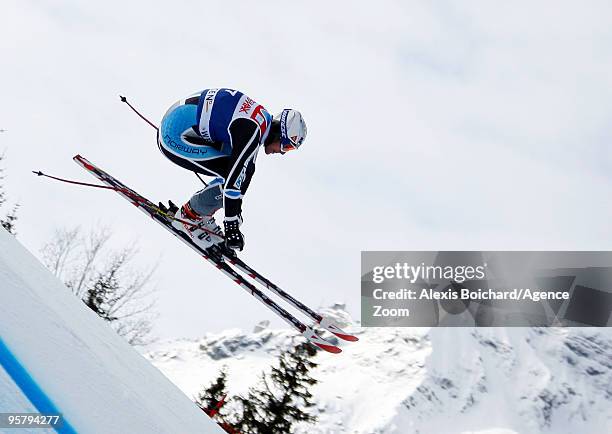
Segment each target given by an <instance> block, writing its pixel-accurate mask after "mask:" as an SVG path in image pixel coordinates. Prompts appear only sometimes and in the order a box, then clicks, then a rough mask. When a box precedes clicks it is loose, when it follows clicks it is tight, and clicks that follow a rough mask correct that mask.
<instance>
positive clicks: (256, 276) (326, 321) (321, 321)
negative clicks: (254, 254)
mask: <svg viewBox="0 0 612 434" xmlns="http://www.w3.org/2000/svg"><path fill="white" fill-rule="evenodd" d="M223 257H224V258H225V259H226V260H227V261H228V262H229V263H230V264H232V265H234V266H235V267H236V268H238V269H239V270H240V271H242V272H243V273H245V274H246V275H248V276H249V277H250V278H251V279H253V280H255V281H256V282H259V283H260V284H262V285H264V286H265V287H266V288H268V289H269V290H270V291H272V292H274V293H275V294H277V295H278V296H279V297H281V298H283V299H284V300H287V302H289V303H290V304H291V305H292V306H294V307H295V308H296V309H298V310H300V311H301V312H303V313H304V314H305V315H307V316H309V317H310V318H311V319H313V320H314V321H315V322H316V324H318V325H319V326H321V327H322V328H324V329H326V330H327V331H329V332H330V333H332V334H334V335H335V336H337V337H339V338H340V339H342V340H345V341H350V342H356V341H358V340H359V338H358V337H357V336H354V335H351V334H349V333H347V332H345V331H343V330H342V329H341V328H340V327H338V325H336V324H335V323H334V321H333V320H332V319H331V318H329V317H324V316H323V315H321V314H319V313H317V312H315V311H314V310H312V309H311V308H309V307H308V306H306V305H305V304H304V303H302V302H300V301H299V300H297V299H295V298H294V297H293V296H291V295H290V294H288V293H287V292H285V291H283V290H282V289H281V288H280V287H279V286H278V285H276V284H274V283H272V282H271V281H270V280H268V279H267V278H265V277H264V276H263V275H261V274H260V273H258V272H257V271H255V270H254V269H253V268H251V267H250V266H249V265H247V264H246V263H245V262H244V261H243V260H242V259H240V258H238V257H235V256H229V255H223Z"/></svg>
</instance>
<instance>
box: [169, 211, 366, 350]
mask: <svg viewBox="0 0 612 434" xmlns="http://www.w3.org/2000/svg"><path fill="white" fill-rule="evenodd" d="M159 206H160V208H161V209H162V210H163V211H164V212H167V213H171V214H172V215H174V213H175V212H176V211H178V207H177V206H176V205H175V204H174V203H173V202H172V201H168V207H166V206H165V205H163V204H161V203H160V204H159ZM213 235H215V234H213ZM219 254H220V255H222V256H223V258H224V259H225V260H226V261H228V262H229V263H230V264H231V265H234V266H235V267H236V268H237V269H238V270H240V271H242V272H243V273H244V274H246V275H247V276H249V277H250V278H251V279H253V280H255V281H256V282H257V283H259V284H261V285H263V286H264V287H265V288H267V289H269V290H270V291H272V292H274V293H275V294H276V295H278V296H279V297H281V298H282V299H284V300H286V301H287V302H288V303H290V304H291V305H292V306H293V307H295V308H296V309H298V310H299V311H301V312H302V313H303V314H304V315H306V316H308V317H310V318H311V319H312V320H313V321H315V325H318V326H320V327H322V328H324V329H326V330H327V331H329V332H330V333H332V334H334V335H335V336H337V337H338V338H340V339H342V340H345V341H349V342H357V341H358V340H359V338H358V337H357V336H354V335H351V334H349V333H347V332H345V331H344V330H342V329H341V328H340V327H339V326H338V325H337V324H336V323H335V322H334V321H333V320H332V319H331V318H329V317H325V316H323V315H321V314H319V313H318V312H316V311H314V310H312V309H311V308H309V307H308V306H306V305H305V304H304V303H302V302H300V301H299V300H297V299H296V298H295V297H293V296H292V295H290V294H289V293H287V292H286V291H284V290H283V289H281V288H280V287H279V286H278V285H276V284H274V283H272V281H270V280H269V279H267V278H266V277H264V276H263V275H262V274H261V273H259V272H257V271H255V270H254V269H253V268H252V267H251V266H249V265H248V264H247V263H246V262H244V261H243V260H242V259H240V258H239V257H237V256H236V255H228V254H227V253H226V252H224V251H223V250H221V249H219Z"/></svg>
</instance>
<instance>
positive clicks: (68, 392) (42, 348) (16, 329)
mask: <svg viewBox="0 0 612 434" xmlns="http://www.w3.org/2000/svg"><path fill="white" fill-rule="evenodd" d="M0 337H1V338H2V340H3V341H4V343H5V344H6V346H7V347H8V348H9V350H10V351H11V353H12V354H13V355H14V356H15V357H16V358H17V359H18V360H19V362H20V363H21V365H22V366H23V367H25V369H26V370H27V371H28V373H29V374H30V376H31V377H32V378H33V379H34V381H35V382H36V383H37V384H38V386H39V387H40V388H41V389H42V390H43V391H44V392H45V394H46V395H47V396H48V397H49V398H50V399H51V400H52V401H53V403H54V404H55V406H56V407H57V408H58V409H59V411H61V412H62V413H63V415H64V417H65V418H66V420H67V421H68V422H69V423H70V424H71V425H72V427H73V428H74V429H75V430H76V431H77V432H83V433H105V434H109V433H209V432H210V433H216V432H223V431H222V430H221V429H220V428H219V427H218V426H217V425H216V424H215V423H214V422H213V421H211V420H210V418H208V416H206V415H205V414H204V413H203V412H202V411H201V410H200V409H198V408H197V407H196V406H195V405H194V403H193V402H192V401H191V400H190V399H189V398H188V397H187V396H185V395H184V394H183V393H182V392H181V391H180V390H179V389H178V388H177V387H176V386H174V385H173V384H172V383H171V382H170V381H168V379H166V377H165V376H164V375H163V374H162V373H160V372H159V371H158V370H157V369H156V368H155V367H153V366H152V365H151V364H150V363H148V362H147V361H146V359H145V358H143V357H142V356H141V355H140V354H138V352H137V351H135V350H134V349H133V348H132V347H130V345H128V344H127V343H126V342H125V341H124V340H123V339H122V338H120V337H119V336H117V335H116V334H115V333H114V332H113V331H112V330H111V329H110V328H109V327H108V326H107V325H106V324H105V323H104V322H103V321H102V320H101V319H100V318H98V317H97V316H96V315H95V314H94V313H93V312H91V311H90V310H89V309H88V308H87V307H86V306H85V305H84V304H83V303H82V302H81V301H79V300H78V299H77V298H76V297H75V296H74V295H72V294H71V293H70V291H69V290H68V289H67V288H66V287H65V286H63V285H62V284H61V283H60V282H59V281H58V280H57V279H56V278H55V277H54V276H53V275H51V273H49V272H48V271H47V270H46V269H45V268H44V267H43V266H42V265H41V264H40V263H39V262H38V261H37V260H36V259H35V258H34V257H33V256H32V255H31V254H30V253H29V252H28V251H26V250H25V249H24V248H23V247H22V246H21V245H20V244H19V243H18V242H17V240H16V239H15V238H14V237H13V236H11V235H9V234H8V233H7V232H6V231H4V230H0ZM0 388H1V393H0V411H3V412H4V411H6V412H8V411H12V412H30V411H33V407H32V405H31V404H30V402H29V401H28V400H27V399H26V398H25V396H24V395H23V393H22V392H21V391H20V390H19V389H18V388H17V386H16V385H15V383H14V382H13V381H12V380H11V379H10V378H9V377H8V375H7V372H5V371H4V370H3V369H2V370H1V371H0ZM34 431H35V432H43V431H41V430H34ZM11 432H17V431H12V430H11ZM21 432H23V431H21Z"/></svg>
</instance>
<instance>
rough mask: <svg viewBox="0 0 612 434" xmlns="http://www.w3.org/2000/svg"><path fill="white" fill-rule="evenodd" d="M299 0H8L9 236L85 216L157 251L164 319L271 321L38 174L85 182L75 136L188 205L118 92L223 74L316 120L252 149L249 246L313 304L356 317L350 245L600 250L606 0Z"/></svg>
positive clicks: (1, 118)
mask: <svg viewBox="0 0 612 434" xmlns="http://www.w3.org/2000/svg"><path fill="white" fill-rule="evenodd" d="M294 3H295V2H291V3H290V2H284V1H272V2H212V1H210V2H207V1H195V0H185V1H175V2H157V1H131V2H125V1H115V0H110V1H106V2H84V1H76V0H72V1H70V0H65V1H26V0H18V1H17V0H8V1H4V2H3V3H2V8H1V9H2V13H1V14H0V53H1V56H2V63H1V65H2V67H1V68H0V129H6V130H7V131H6V132H3V133H0V149H5V150H6V157H7V159H6V160H5V161H4V166H5V167H6V169H7V170H6V175H7V179H6V180H5V187H6V190H7V193H8V195H9V199H10V200H12V201H18V202H19V203H20V205H21V208H20V211H19V221H18V231H19V236H18V238H19V239H20V240H21V242H22V243H24V244H25V245H26V247H28V248H29V249H30V250H31V251H32V252H33V253H35V254H38V251H39V249H40V247H41V246H42V245H43V244H44V243H45V242H46V241H47V240H48V239H49V238H50V237H51V235H52V233H53V231H54V229H56V228H58V227H62V226H64V227H65V226H68V227H70V226H74V225H77V224H80V225H82V226H83V227H84V228H91V227H93V226H95V225H100V224H102V225H107V226H110V227H111V228H112V229H113V231H114V233H115V243H116V244H117V245H121V243H123V242H126V241H131V240H137V241H138V243H139V244H140V246H141V252H142V254H141V255H140V257H141V259H140V260H141V261H142V262H143V263H147V262H155V261H157V260H159V261H160V265H159V268H158V272H157V280H158V287H159V293H158V298H159V303H158V310H159V312H160V314H161V316H160V318H159V320H158V322H157V327H156V333H157V335H158V336H160V337H179V336H188V337H195V336H198V335H201V334H202V333H204V332H206V331H218V330H222V329H226V328H231V327H243V328H246V329H250V328H251V327H252V326H253V325H254V324H255V323H256V322H257V321H259V320H261V319H273V318H274V315H273V314H272V313H271V312H270V313H269V312H268V311H267V309H266V308H265V307H263V306H260V305H259V304H258V303H257V302H256V301H255V300H252V299H251V296H250V295H248V294H247V293H245V292H243V291H242V290H240V289H239V288H238V287H237V286H236V285H234V284H233V283H232V282H230V281H229V280H228V279H227V278H225V277H224V276H222V275H221V274H220V273H218V272H217V271H216V270H214V269H212V268H211V267H210V266H209V265H208V264H206V263H204V262H203V261H202V260H201V259H200V258H198V257H197V256H196V255H194V254H193V252H192V251H191V250H190V249H188V248H186V247H185V246H183V245H181V244H180V243H178V242H177V241H176V240H175V239H174V238H173V237H172V236H170V235H169V234H167V233H166V232H165V231H163V229H161V228H160V227H158V226H157V225H155V224H154V223H152V222H150V221H149V220H147V219H146V218H145V217H144V216H143V215H142V214H141V213H139V212H137V211H136V210H135V209H134V208H133V207H132V206H131V205H129V204H128V203H127V202H126V201H124V200H123V199H121V198H119V197H118V196H117V195H115V194H113V193H111V192H104V191H97V190H90V189H85V188H79V187H73V186H68V185H62V184H58V183H55V182H51V181H49V180H45V179H41V178H37V177H35V176H33V175H32V174H31V173H30V171H31V170H35V169H36V170H37V169H41V170H43V171H46V172H48V173H50V174H55V175H60V176H65V177H69V178H75V179H80V180H84V181H88V182H91V181H92V180H93V178H91V177H90V175H88V174H87V173H86V172H84V171H83V170H82V169H81V168H80V167H78V166H77V165H76V164H75V163H73V162H72V160H71V158H72V156H73V155H75V154H77V153H80V154H81V155H83V156H85V157H86V158H88V159H90V160H91V161H92V162H94V163H95V164H97V165H99V166H100V167H102V168H104V169H105V170H107V171H108V172H109V173H111V174H113V175H115V176H116V177H117V178H118V179H120V180H121V181H123V182H124V183H126V184H127V185H128V186H131V187H132V188H134V189H135V190H137V191H138V192H140V193H141V194H143V195H145V196H147V197H149V198H150V199H152V200H154V201H157V200H165V199H168V198H172V199H174V200H175V201H176V202H181V203H182V202H184V201H185V200H187V199H188V198H189V197H190V196H191V194H192V193H193V192H194V191H195V190H196V189H198V188H199V182H198V180H197V179H196V178H195V176H193V174H192V173H190V172H187V171H185V170H184V169H181V168H179V167H178V166H174V165H173V164H172V163H171V162H169V161H168V160H166V159H165V158H164V157H163V155H162V154H161V153H160V152H159V151H158V149H157V146H156V142H155V134H154V131H153V130H152V129H151V128H150V127H149V126H148V125H146V124H145V123H143V122H142V121H141V120H140V119H139V118H137V117H136V116H135V115H133V114H132V113H131V112H130V111H129V110H128V109H127V107H126V106H125V105H123V104H121V103H120V102H119V98H118V95H119V94H125V95H127V96H128V97H129V98H130V100H131V101H132V102H133V103H134V104H135V105H137V106H138V107H139V108H140V109H141V110H142V111H143V112H144V113H145V114H147V115H149V116H151V118H152V119H153V120H154V122H156V123H159V121H160V119H161V116H162V115H163V114H164V113H165V111H166V109H167V108H168V107H169V106H170V105H171V104H172V103H173V102H174V101H175V100H177V99H179V98H182V97H184V96H186V95H189V94H191V93H193V92H195V91H198V90H201V89H204V88H208V87H230V88H235V89H239V90H241V91H243V92H245V93H246V94H247V95H249V96H251V97H252V98H253V99H255V100H256V101H258V102H260V103H261V104H263V105H264V106H265V107H266V108H268V109H269V110H270V111H271V112H274V113H275V112H278V111H279V110H281V109H282V108H284V107H294V108H297V109H299V110H300V111H302V113H303V114H304V117H305V119H306V122H307V124H308V133H309V135H308V139H307V140H306V142H305V144H304V146H303V147H302V148H301V149H300V150H299V151H298V152H295V153H291V154H288V155H286V156H278V155H275V156H266V155H264V154H263V153H262V154H261V155H260V157H259V158H258V161H257V172H256V174H255V177H254V179H253V182H252V184H251V187H250V189H249V192H248V194H247V196H246V198H245V201H244V212H243V215H244V217H245V224H244V226H243V232H244V233H245V236H246V251H245V252H244V254H243V255H242V256H243V257H244V258H245V260H247V262H249V263H251V264H252V265H253V267H254V268H256V269H259V270H261V271H262V272H264V274H267V275H269V277H270V278H271V279H272V280H273V281H276V282H277V283H279V284H281V285H282V286H284V287H285V288H286V289H287V290H289V291H290V292H291V293H292V294H295V295H296V296H297V297H298V298H300V299H301V300H303V301H304V302H306V303H307V304H309V305H312V306H314V307H316V306H320V305H329V304H331V303H333V302H335V301H343V302H346V303H347V304H348V307H349V310H350V312H351V313H352V314H353V315H354V316H355V317H357V318H358V316H359V292H360V288H359V281H360V262H359V261H360V251H362V250H421V249H427V250H444V249H448V250H450V249H454V250H472V249H482V250H504V249H515V250H522V249H525V250H531V249H536V250H547V249H568V250H571V249H604V250H609V249H610V246H611V243H612V230H611V229H610V221H611V219H612V206H611V205H610V188H611V186H612V182H611V173H612V151H611V141H612V122H611V121H612V25H611V23H612V3H610V2H608V1H589V2H574V1H543V2H535V3H534V2H527V1H514V2H503V1H484V0H482V1H420V2H417V1H403V0H402V1H378V2H362V1H350V2H348V1H336V2H329V1H309V2H301V3H300V4H294ZM273 324H274V325H281V324H282V322H281V321H278V320H275V321H273Z"/></svg>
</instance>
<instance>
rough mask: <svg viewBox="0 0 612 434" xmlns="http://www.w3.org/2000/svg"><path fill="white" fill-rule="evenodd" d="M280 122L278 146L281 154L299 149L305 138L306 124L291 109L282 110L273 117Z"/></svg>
mask: <svg viewBox="0 0 612 434" xmlns="http://www.w3.org/2000/svg"><path fill="white" fill-rule="evenodd" d="M274 119H275V120H278V121H280V130H281V137H280V144H281V152H287V151H292V150H295V149H297V148H299V147H300V146H301V145H302V143H303V142H304V139H305V138H306V131H307V129H306V122H304V118H303V117H302V114H301V113H300V112H299V111H297V110H293V109H284V110H283V111H282V112H280V113H279V114H277V115H276V116H274Z"/></svg>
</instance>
